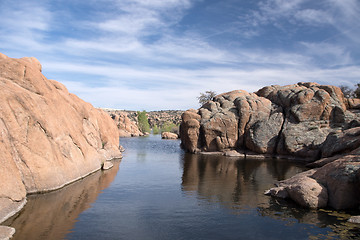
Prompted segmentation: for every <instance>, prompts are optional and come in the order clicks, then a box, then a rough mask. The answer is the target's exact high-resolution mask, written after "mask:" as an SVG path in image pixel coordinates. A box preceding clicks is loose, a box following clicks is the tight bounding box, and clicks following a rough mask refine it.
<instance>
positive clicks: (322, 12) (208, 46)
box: [0, 0, 360, 111]
mask: <svg viewBox="0 0 360 240" xmlns="http://www.w3.org/2000/svg"><path fill="white" fill-rule="evenodd" d="M0 17H1V19H0V20H1V24H0V52H2V53H4V54H5V55H7V56H9V57H15V58H19V57H24V56H34V57H36V58H38V59H39V60H40V62H41V63H42V66H43V73H44V75H45V76H46V77H47V78H49V79H55V80H57V81H60V82H62V83H63V84H65V85H66V86H67V87H68V89H69V90H70V91H71V92H73V93H75V94H77V95H78V96H79V97H81V98H83V99H84V100H86V101H88V102H90V103H92V104H93V105H94V106H95V107H107V108H117V109H129V110H130V109H131V110H148V111H150V110H160V109H188V108H198V107H199V105H198V103H197V99H196V97H197V96H198V95H199V93H200V92H205V91H206V90H213V91H216V92H217V93H222V92H225V91H231V90H235V89H244V90H247V91H249V92H252V91H256V90H257V89H259V88H261V87H263V86H266V85H271V84H279V85H285V84H293V83H297V82H299V81H315V82H318V83H321V84H332V85H348V86H353V85H354V84H355V83H358V82H360V47H359V46H360V1H359V0H317V1H313V0H258V1H257V0H248V1H245V0H221V1H220V0H217V1H215V0H87V1H83V0H0Z"/></svg>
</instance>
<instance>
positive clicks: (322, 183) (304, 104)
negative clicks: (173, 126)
mask: <svg viewBox="0 0 360 240" xmlns="http://www.w3.org/2000/svg"><path fill="white" fill-rule="evenodd" d="M359 109H360V99H347V98H344V96H343V94H342V92H341V90H340V89H339V88H338V87H335V86H328V85H319V84H317V83H298V84H293V85H288V86H278V85H274V86H268V87H264V88H262V89H260V90H259V91H257V92H255V93H248V92H246V91H242V90H236V91H232V92H228V93H223V94H220V95H218V96H216V97H214V99H213V100H212V101H209V102H207V103H206V104H205V105H203V106H202V107H201V108H200V109H198V110H194V109H190V110H188V111H186V112H185V113H184V114H183V115H182V123H181V126H180V127H181V134H180V136H181V142H182V143H181V144H182V147H183V148H184V149H185V150H186V151H188V152H192V153H213V152H221V153H222V154H224V155H228V156H240V157H241V156H250V157H252V156H256V157H257V156H259V154H260V155H263V157H266V156H268V157H287V156H288V157H289V158H293V159H301V160H302V161H305V162H306V163H312V164H311V165H310V164H309V166H311V167H316V168H315V169H312V170H309V171H307V172H305V173H301V174H298V175H295V176H294V177H293V178H290V179H288V180H285V181H282V182H280V183H277V185H278V186H277V187H276V188H273V189H271V190H269V191H268V192H267V194H270V195H272V196H276V197H281V198H290V199H292V200H294V201H295V202H297V203H298V204H300V205H301V206H304V207H309V208H320V207H327V206H328V207H332V208H335V209H348V208H356V207H358V206H359V204H360V197H359V196H360V188H359V186H360V159H359V154H360V140H359V135H360V111H359ZM316 160H318V161H316ZM314 161H316V162H314ZM313 162H314V163H313Z"/></svg>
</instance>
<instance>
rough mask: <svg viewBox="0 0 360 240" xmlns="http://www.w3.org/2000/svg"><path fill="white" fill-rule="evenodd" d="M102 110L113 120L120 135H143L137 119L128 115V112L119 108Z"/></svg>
mask: <svg viewBox="0 0 360 240" xmlns="http://www.w3.org/2000/svg"><path fill="white" fill-rule="evenodd" d="M104 110H105V111H106V112H107V113H108V114H109V115H110V117H111V118H112V119H113V120H114V121H115V123H116V125H117V127H118V130H119V136H120V137H138V136H143V135H144V134H143V133H142V132H141V131H140V129H139V126H138V123H137V121H135V120H134V119H131V118H130V117H129V113H127V112H125V111H120V110H110V109H104Z"/></svg>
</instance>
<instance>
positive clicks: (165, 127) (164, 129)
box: [161, 122, 179, 134]
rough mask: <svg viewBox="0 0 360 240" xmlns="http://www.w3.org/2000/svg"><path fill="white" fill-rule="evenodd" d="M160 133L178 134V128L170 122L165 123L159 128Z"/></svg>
mask: <svg viewBox="0 0 360 240" xmlns="http://www.w3.org/2000/svg"><path fill="white" fill-rule="evenodd" d="M161 132H172V133H176V134H179V126H178V125H176V124H175V123H172V122H165V123H164V124H163V125H162V126H161Z"/></svg>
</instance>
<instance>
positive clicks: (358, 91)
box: [353, 83, 360, 98]
mask: <svg viewBox="0 0 360 240" xmlns="http://www.w3.org/2000/svg"><path fill="white" fill-rule="evenodd" d="M355 87H356V89H355V91H354V94H353V95H354V98H360V83H357V84H356V85H355Z"/></svg>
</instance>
